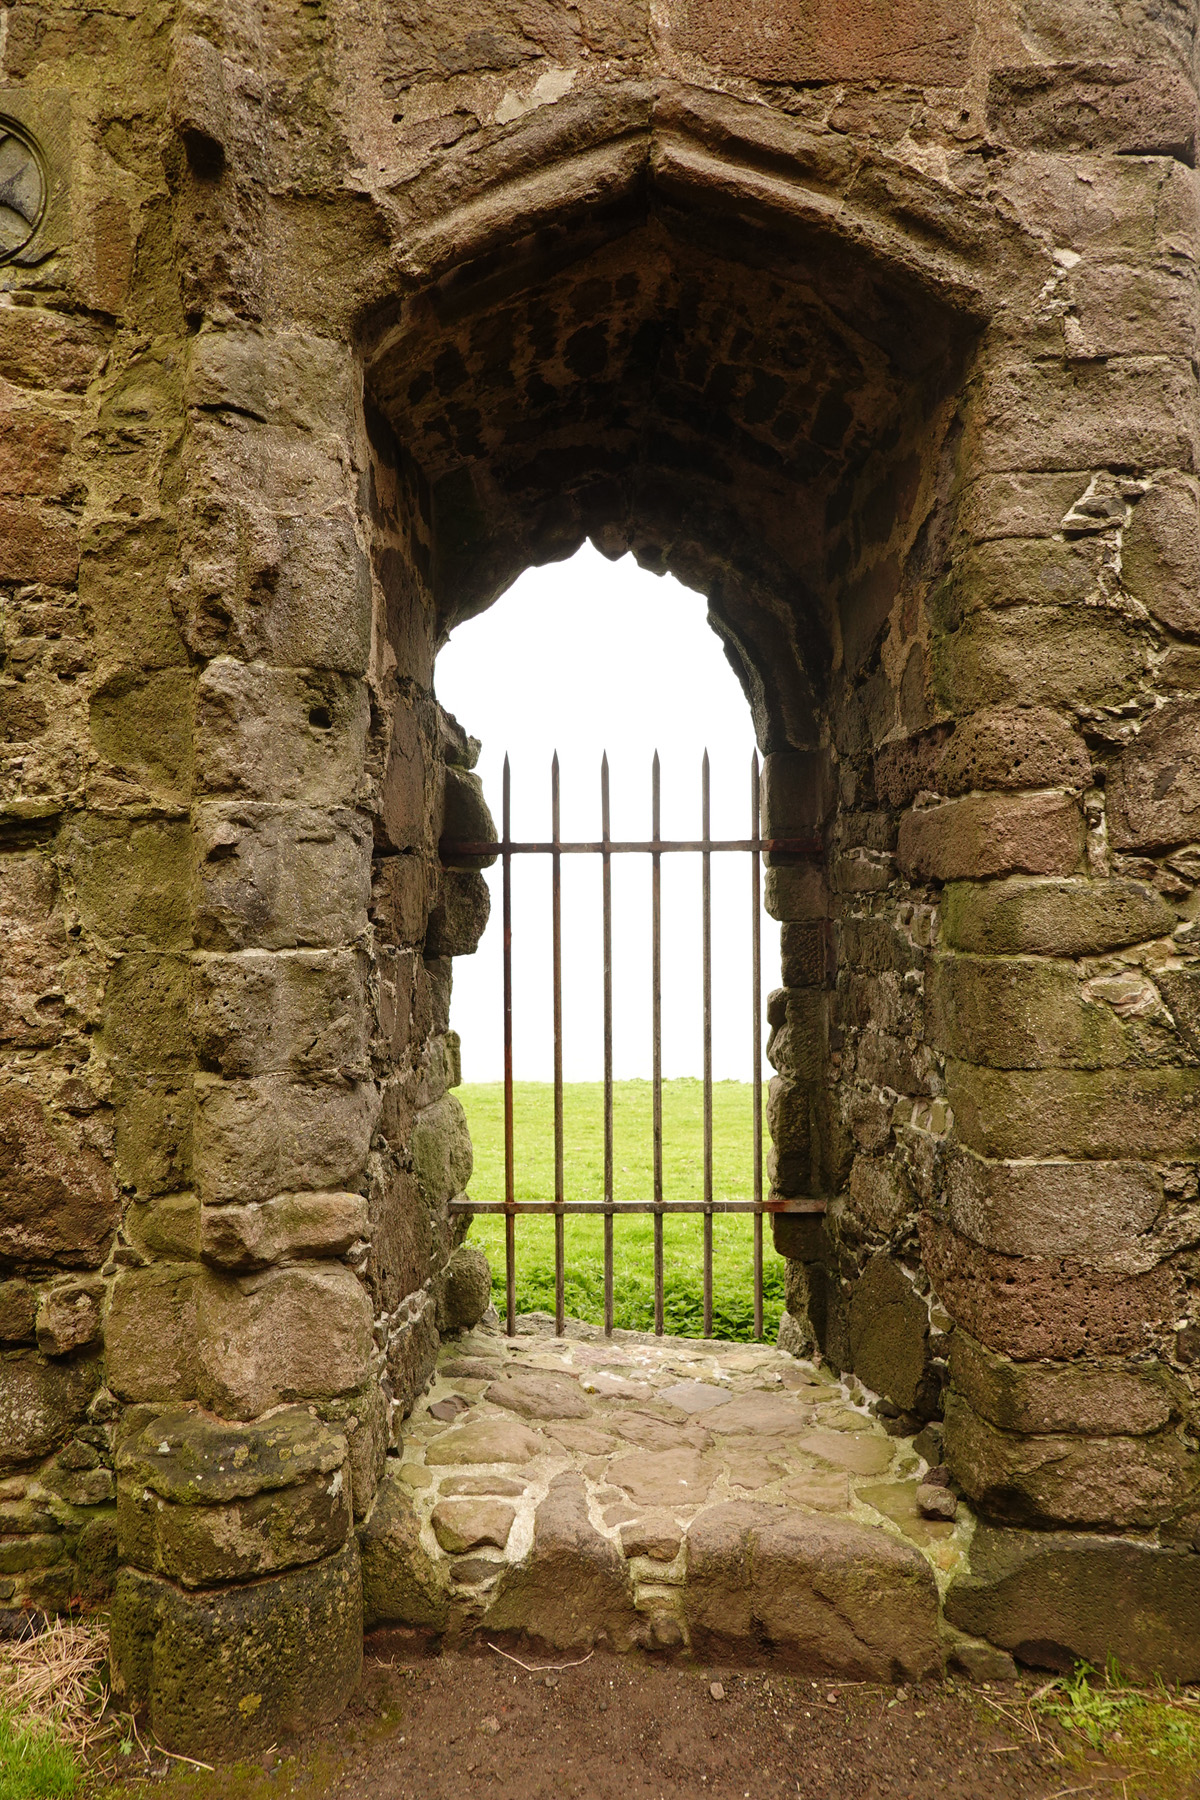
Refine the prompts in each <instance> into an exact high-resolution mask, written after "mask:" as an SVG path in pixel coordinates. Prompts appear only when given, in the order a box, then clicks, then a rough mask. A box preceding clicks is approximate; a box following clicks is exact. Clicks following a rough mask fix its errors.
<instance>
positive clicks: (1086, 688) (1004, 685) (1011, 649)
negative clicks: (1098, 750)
mask: <svg viewBox="0 0 1200 1800" xmlns="http://www.w3.org/2000/svg"><path fill="white" fill-rule="evenodd" d="M930 665H931V686H932V689H933V692H934V694H935V696H936V699H937V702H938V705H939V709H944V710H945V711H948V712H955V713H974V712H979V711H981V710H982V709H983V708H984V707H992V706H1020V705H1025V706H1046V707H1052V708H1055V709H1064V710H1065V709H1067V708H1069V707H1072V706H1117V705H1120V704H1122V703H1123V702H1124V701H1127V700H1130V699H1131V698H1132V697H1133V694H1134V693H1135V691H1136V689H1137V684H1138V680H1139V677H1140V676H1141V675H1142V673H1143V671H1144V669H1145V666H1146V645H1145V641H1144V638H1143V637H1142V636H1141V635H1140V634H1139V632H1138V630H1137V628H1136V626H1135V625H1134V624H1132V623H1131V622H1130V621H1129V620H1128V619H1126V618H1124V617H1122V616H1121V615H1120V614H1119V613H1117V612H1116V611H1114V610H1113V609H1112V608H1100V607H1086V608H1082V607H1072V606H1054V605H1050V604H1043V605H1041V606H1037V607H1033V606H1010V607H1005V608H1004V609H1003V610H1002V611H1000V612H977V613H972V614H971V615H970V617H969V618H967V619H966V620H965V621H964V623H963V625H962V626H961V628H960V629H959V630H958V631H955V632H947V633H939V634H938V635H937V636H936V637H935V638H934V640H933V643H932V645H931V647H930Z"/></svg>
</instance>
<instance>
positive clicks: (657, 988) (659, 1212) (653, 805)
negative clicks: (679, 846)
mask: <svg viewBox="0 0 1200 1800" xmlns="http://www.w3.org/2000/svg"><path fill="white" fill-rule="evenodd" d="M650 810H651V815H652V817H651V827H650V829H651V831H652V832H653V834H654V837H653V844H652V847H651V853H650V854H651V861H650V867H651V878H650V879H651V899H650V906H651V935H652V939H653V943H652V965H653V966H652V972H651V977H650V979H651V984H652V987H653V1038H654V1046H653V1048H654V1071H653V1072H654V1332H655V1336H656V1337H661V1336H662V1334H663V1141H662V857H661V855H660V854H659V851H658V848H657V846H658V843H659V840H660V838H661V835H662V768H661V765H660V763H659V760H658V751H657V750H656V751H655V752H654V761H653V763H652V764H651V765H650Z"/></svg>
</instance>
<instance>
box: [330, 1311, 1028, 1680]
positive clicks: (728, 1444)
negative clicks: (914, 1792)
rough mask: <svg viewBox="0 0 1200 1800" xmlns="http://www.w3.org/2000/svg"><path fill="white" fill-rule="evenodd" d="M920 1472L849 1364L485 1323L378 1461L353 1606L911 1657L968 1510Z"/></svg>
mask: <svg viewBox="0 0 1200 1800" xmlns="http://www.w3.org/2000/svg"><path fill="white" fill-rule="evenodd" d="M926 1473H927V1466H926V1464H925V1462H924V1461H923V1459H922V1458H921V1457H920V1456H919V1455H918V1453H917V1452H916V1450H915V1449H914V1448H913V1445H912V1442H911V1440H908V1439H902V1438H893V1437H890V1436H889V1435H888V1434H887V1433H886V1432H885V1430H884V1429H883V1427H882V1425H881V1423H880V1422H879V1420H878V1419H877V1418H875V1417H874V1416H873V1415H872V1414H871V1413H870V1412H869V1411H868V1410H867V1399H866V1397H864V1395H863V1391H862V1389H861V1388H859V1387H858V1385H857V1384H856V1383H847V1382H843V1381H840V1380H838V1378H837V1377H835V1376H834V1375H833V1374H832V1373H831V1372H830V1371H829V1370H828V1369H826V1368H822V1367H820V1366H819V1365H817V1364H815V1363H812V1362H804V1361H800V1360H798V1359H797V1358H795V1357H793V1356H791V1355H790V1354H789V1353H788V1352H786V1351H782V1350H779V1349H776V1348H774V1347H771V1346H768V1345H760V1344H731V1343H726V1342H719V1341H716V1340H701V1339H688V1338H675V1337H663V1338H656V1337H654V1336H652V1335H650V1334H649V1333H643V1332H632V1331H619V1332H614V1333H613V1335H612V1336H611V1337H610V1338H606V1337H605V1336H604V1334H603V1333H602V1332H601V1331H600V1330H599V1328H598V1327H595V1326H591V1325H587V1324H583V1323H581V1322H579V1321H574V1320H573V1321H570V1322H569V1323H568V1325H567V1328H566V1331H565V1334H564V1335H563V1336H561V1337H558V1336H555V1335H554V1321H553V1320H552V1319H550V1318H549V1317H547V1316H545V1315H538V1314H533V1315H525V1316H523V1317H522V1318H521V1319H520V1321H519V1322H518V1334H517V1336H516V1337H515V1338H513V1339H509V1338H507V1337H506V1336H505V1335H504V1334H503V1333H502V1332H501V1331H500V1329H499V1327H498V1324H490V1323H488V1322H485V1323H483V1324H481V1325H480V1326H477V1327H476V1328H475V1329H474V1330H473V1331H471V1332H468V1333H465V1334H463V1335H462V1336H460V1337H459V1338H457V1339H455V1340H451V1341H449V1342H447V1343H446V1344H445V1345H444V1346H443V1349H442V1351H441V1354H440V1356H439V1360H438V1366H437V1370H436V1374H435V1377H434V1379H433V1381H432V1383H431V1385H430V1387H429V1389H428V1390H427V1392H426V1393H425V1395H424V1396H423V1397H422V1399H421V1400H420V1401H419V1402H418V1403H417V1406H416V1408H415V1410H414V1412H413V1414H412V1417H411V1418H410V1419H409V1420H408V1422H407V1424H406V1426H405V1428H404V1441H403V1451H402V1455H401V1456H400V1457H399V1458H392V1459H390V1461H389V1470H388V1474H387V1476H386V1478H385V1485H384V1490H383V1492H382V1493H381V1496H380V1500H379V1502H377V1504H376V1507H375V1509H374V1512H373V1514H372V1517H371V1520H370V1522H369V1523H368V1525H367V1527H366V1528H365V1531H364V1533H363V1553H364V1555H363V1574H364V1590H365V1607H366V1623H367V1626H368V1628H371V1627H373V1626H379V1625H384V1624H388V1623H403V1624H407V1625H416V1626H420V1627H423V1628H424V1629H426V1630H430V1631H434V1632H437V1633H439V1634H441V1635H444V1636H445V1637H447V1638H448V1639H450V1640H451V1641H453V1640H455V1639H460V1638H463V1637H466V1636H468V1635H470V1634H472V1633H475V1632H478V1631H485V1632H492V1633H499V1632H511V1633H519V1634H522V1635H524V1636H525V1637H527V1638H529V1639H531V1640H536V1641H537V1642H540V1643H543V1644H545V1645H548V1646H551V1647H553V1648H557V1649H562V1650H566V1649H587V1648H591V1647H592V1646H593V1645H596V1644H600V1643H605V1644H608V1645H609V1646H611V1647H612V1648H614V1649H618V1650H625V1649H632V1648H639V1647H640V1648H644V1649H660V1650H691V1651H694V1652H696V1653H697V1654H703V1655H707V1656H711V1655H721V1656H724V1657H731V1656H732V1657H735V1658H740V1659H742V1660H746V1659H749V1660H754V1661H761V1660H767V1661H770V1662H773V1663H784V1664H788V1663H791V1664H793V1665H795V1666H803V1667H806V1668H818V1667H819V1668H821V1669H823V1670H828V1671H831V1672H836V1673H839V1674H842V1675H845V1676H854V1677H857V1678H862V1679H871V1680H885V1681H890V1680H907V1679H920V1678H922V1677H924V1676H927V1675H929V1674H931V1673H934V1672H937V1671H940V1669H941V1668H942V1666H943V1665H944V1661H945V1655H946V1648H947V1630H948V1628H947V1627H946V1626H945V1625H944V1623H943V1621H942V1618H941V1596H942V1594H943V1592H944V1590H945V1588H946V1586H947V1584H948V1583H949V1581H950V1579H951V1577H952V1576H953V1575H954V1573H955V1572H956V1571H957V1570H958V1569H959V1568H960V1566H962V1564H963V1563H964V1559H965V1556H966V1553H967V1550H968V1547H969V1544H970V1539H971V1535H972V1532H973V1529H974V1520H973V1519H972V1517H971V1515H970V1514H969V1512H968V1511H967V1509H966V1507H965V1506H963V1505H962V1503H961V1502H960V1503H959V1504H958V1506H957V1509H956V1516H955V1517H954V1518H953V1519H944V1518H943V1519H935V1518H929V1517H926V1516H924V1513H923V1511H922V1510H921V1508H920V1507H919V1506H918V1502H917V1491H918V1488H919V1486H921V1483H922V1477H923V1476H924V1475H925V1474H926ZM922 1498H923V1501H924V1502H925V1503H928V1502H929V1496H928V1494H926V1495H924V1496H923V1497H922ZM952 1500H953V1496H952V1495H950V1494H949V1493H948V1492H946V1493H945V1502H946V1503H947V1505H948V1504H949V1503H951V1502H952ZM979 1649H980V1653H981V1654H983V1653H984V1651H985V1647H984V1646H982V1645H981V1646H980V1647H979ZM990 1654H991V1656H992V1657H993V1659H994V1658H995V1657H996V1656H997V1655H998V1654H999V1653H997V1652H991V1653H990ZM985 1660H986V1657H985ZM1003 1660H1004V1662H1005V1663H1007V1658H1004V1659H1003ZM993 1672H1000V1671H998V1670H996V1671H993Z"/></svg>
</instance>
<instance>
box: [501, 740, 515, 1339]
mask: <svg viewBox="0 0 1200 1800" xmlns="http://www.w3.org/2000/svg"><path fill="white" fill-rule="evenodd" d="M503 796H504V797H503V806H502V812H501V822H502V829H503V832H504V842H503V845H502V846H501V856H502V858H503V889H504V1214H505V1216H504V1284H505V1298H506V1319H505V1325H506V1329H507V1331H508V1335H509V1337H515V1336H516V1335H517V1187H516V1169H515V1163H514V1155H513V1033H512V998H513V993H512V986H513V984H512V851H511V849H510V847H509V840H510V839H511V837H512V769H511V768H510V766H509V761H508V757H507V755H506V756H505V758H504V790H503Z"/></svg>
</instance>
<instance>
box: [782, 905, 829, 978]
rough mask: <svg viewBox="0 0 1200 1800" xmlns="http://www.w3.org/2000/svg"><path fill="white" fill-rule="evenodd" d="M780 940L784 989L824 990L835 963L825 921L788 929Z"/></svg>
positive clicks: (798, 925)
mask: <svg viewBox="0 0 1200 1800" xmlns="http://www.w3.org/2000/svg"><path fill="white" fill-rule="evenodd" d="M779 940H780V949H781V953H782V959H783V985H784V987H787V988H802V987H824V986H825V983H826V981H827V979H828V978H829V976H830V974H831V973H832V971H833V967H834V960H835V959H834V954H833V949H832V945H831V943H830V941H829V940H830V934H829V928H828V926H827V925H826V924H825V922H824V920H809V921H807V922H795V923H792V924H788V925H785V926H784V927H783V930H782V931H781V932H780V934H779Z"/></svg>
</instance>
